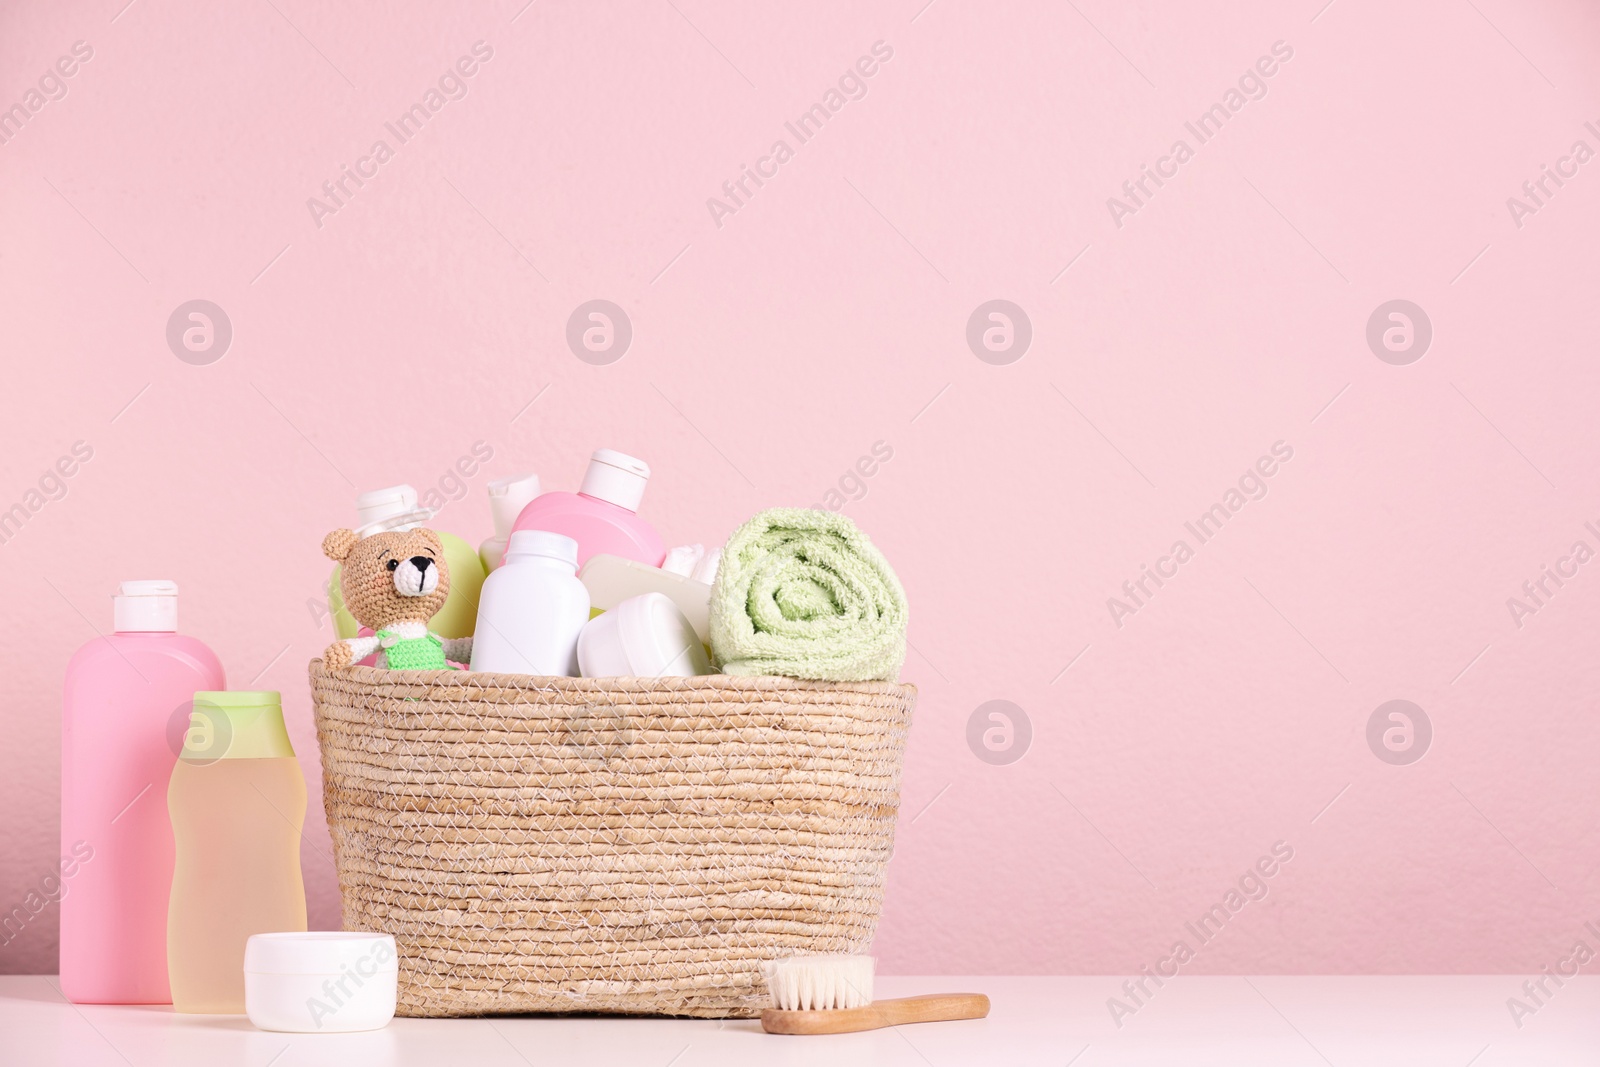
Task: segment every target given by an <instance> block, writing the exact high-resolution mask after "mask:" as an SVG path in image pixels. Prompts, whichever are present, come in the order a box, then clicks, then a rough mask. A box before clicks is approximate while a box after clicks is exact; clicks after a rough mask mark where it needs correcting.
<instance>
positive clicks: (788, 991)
mask: <svg viewBox="0 0 1600 1067" xmlns="http://www.w3.org/2000/svg"><path fill="white" fill-rule="evenodd" d="M873 967H874V960H873V958H872V957H871V956H790V957H788V958H787V959H781V960H768V961H767V962H765V963H763V964H762V965H761V973H762V974H763V975H764V976H765V977H766V979H767V989H768V990H769V991H770V992H771V993H772V1003H773V1006H772V1007H770V1008H768V1009H766V1010H765V1011H763V1012H762V1013H761V1028H762V1029H763V1030H765V1031H766V1032H767V1033H769V1034H849V1033H854V1032H856V1031H858V1030H877V1029H879V1028H880V1027H884V1026H899V1025H901V1024H902V1023H933V1022H943V1021H945V1020H949V1019H982V1018H983V1017H984V1016H986V1015H988V1014H989V998H988V997H986V996H984V995H983V994H982V993H941V994H938V995H935V996H923V997H900V998H897V999H894V1000H878V1001H875V1000H873V999H872V973H873Z"/></svg>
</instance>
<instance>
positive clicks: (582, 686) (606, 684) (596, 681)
mask: <svg viewBox="0 0 1600 1067" xmlns="http://www.w3.org/2000/svg"><path fill="white" fill-rule="evenodd" d="M307 669H308V671H309V672H310V674H311V677H312V679H316V678H330V679H342V680H344V681H348V682H352V683H357V684H361V685H372V686H386V685H388V686H392V685H403V686H417V685H421V686H428V687H431V688H435V689H441V688H449V689H522V690H529V691H537V692H541V693H550V692H558V693H562V692H565V693H638V692H640V691H644V690H648V691H650V692H656V693H661V692H669V693H670V692H692V691H706V690H710V691H723V692H728V693H757V692H760V693H770V692H824V693H860V694H863V695H871V694H893V695H895V696H897V697H912V698H914V697H915V696H916V695H917V687H916V686H914V685H912V684H911V683H909V682H816V681H810V680H807V679H804V678H787V677H783V676H781V675H770V674H764V675H730V674H697V675H693V676H691V677H688V678H630V677H620V678H568V677H566V676H565V675H541V674H494V673H489V672H475V671H457V670H443V671H391V670H382V669H379V668H377V667H359V666H354V665H352V666H349V667H340V668H337V669H330V668H329V667H328V666H327V665H325V664H324V663H323V662H322V659H321V657H318V658H316V659H313V660H312V661H311V662H310V664H308V666H307Z"/></svg>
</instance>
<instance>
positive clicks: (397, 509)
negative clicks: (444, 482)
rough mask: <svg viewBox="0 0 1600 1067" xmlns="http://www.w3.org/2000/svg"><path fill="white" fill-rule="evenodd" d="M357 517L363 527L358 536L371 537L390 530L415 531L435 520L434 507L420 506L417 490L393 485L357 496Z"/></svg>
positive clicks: (360, 528)
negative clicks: (432, 519) (430, 520)
mask: <svg viewBox="0 0 1600 1067" xmlns="http://www.w3.org/2000/svg"><path fill="white" fill-rule="evenodd" d="M356 516H357V517H358V518H359V519H360V521H361V525H360V526H358V527H356V536H357V537H371V536H372V535H373V534H375V533H384V532H386V531H389V530H414V529H416V528H417V527H418V526H421V525H422V524H423V523H425V522H427V521H428V520H429V519H431V518H433V516H434V511H433V509H432V508H423V507H418V506H417V491H416V489H414V488H412V487H411V486H409V485H391V486H389V487H388V488H386V489H374V490H372V491H371V492H366V493H362V494H361V495H360V496H358V497H356Z"/></svg>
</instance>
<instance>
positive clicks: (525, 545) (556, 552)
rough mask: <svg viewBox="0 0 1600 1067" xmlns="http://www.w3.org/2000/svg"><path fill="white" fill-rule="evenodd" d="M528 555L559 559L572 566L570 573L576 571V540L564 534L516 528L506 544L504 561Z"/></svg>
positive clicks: (509, 561)
mask: <svg viewBox="0 0 1600 1067" xmlns="http://www.w3.org/2000/svg"><path fill="white" fill-rule="evenodd" d="M530 556H541V557H543V558H545V559H554V560H560V561H561V562H562V563H565V564H566V565H567V566H569V567H571V568H572V573H574V574H576V573H578V542H576V541H574V540H573V539H572V538H570V537H568V536H567V535H566V534H558V533H551V532H550V531H549V530H518V531H517V532H516V533H514V534H512V535H511V540H510V541H509V542H508V543H507V544H506V558H505V562H506V563H512V562H515V561H516V560H517V559H518V558H524V559H525V558H527V557H530Z"/></svg>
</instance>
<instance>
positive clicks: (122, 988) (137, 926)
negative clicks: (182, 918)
mask: <svg viewBox="0 0 1600 1067" xmlns="http://www.w3.org/2000/svg"><path fill="white" fill-rule="evenodd" d="M111 603H112V607H111V615H112V620H113V623H114V625H115V629H116V632H115V633H113V634H111V635H110V636H109V637H97V638H95V639H94V640H93V641H90V642H89V643H88V644H86V645H84V646H83V647H82V648H80V649H79V650H78V652H77V654H76V655H74V656H73V657H72V660H71V662H70V663H68V664H67V676H66V684H65V686H64V688H63V694H62V696H63V699H62V709H61V866H60V869H59V871H54V870H53V871H51V872H50V874H49V884H50V885H57V883H59V885H58V888H57V889H56V890H52V894H55V893H59V897H58V899H59V900H60V901H61V989H62V992H63V993H64V994H65V995H66V997H67V999H68V1000H71V1001H73V1002H74V1003H77V1004H167V1003H171V999H172V997H171V992H170V987H169V986H168V984H167V904H168V897H169V895H170V894H171V892H172V870H173V847H172V825H171V823H170V822H169V821H168V819H167V806H166V804H165V802H164V798H165V797H166V795H167V781H168V779H170V778H171V777H172V768H173V765H174V764H176V763H177V760H178V753H179V752H180V751H181V750H182V747H183V739H184V732H185V731H186V730H187V729H188V727H189V707H190V704H191V702H192V701H193V698H194V694H195V692H196V691H197V690H215V689H226V688H227V679H226V678H225V677H224V676H223V671H222V664H221V662H219V661H218V659H217V657H216V654H215V653H213V652H212V651H211V649H209V648H207V647H206V646H205V645H204V644H202V643H201V642H199V641H197V640H195V639H194V638H192V637H185V636H183V635H181V634H179V633H178V632H177V630H178V585H177V583H176V582H170V581H130V582H123V583H122V586H121V588H120V589H118V591H117V595H116V596H115V597H114V598H113V599H112V602H111Z"/></svg>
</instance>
